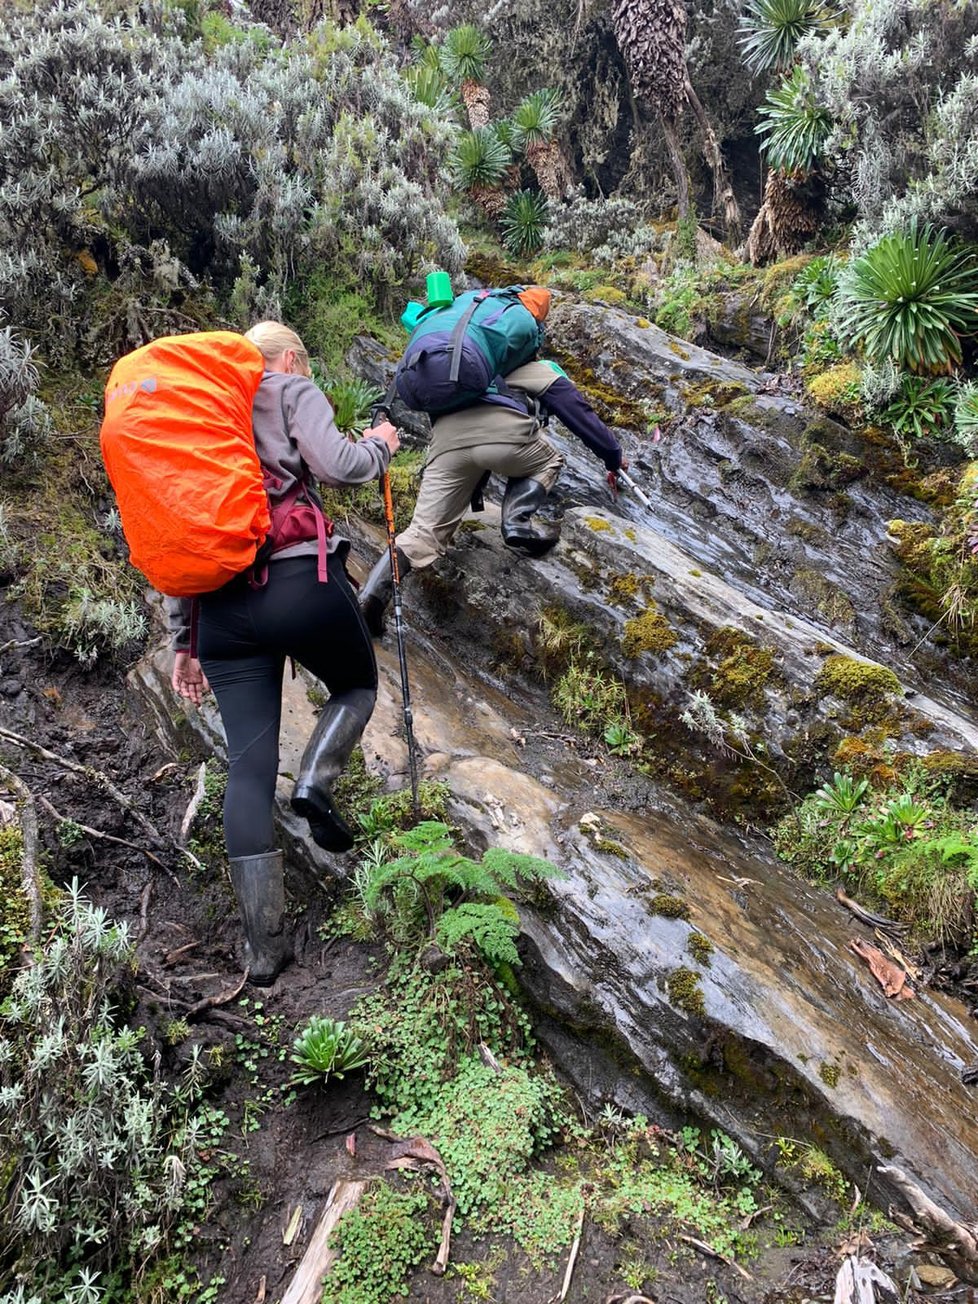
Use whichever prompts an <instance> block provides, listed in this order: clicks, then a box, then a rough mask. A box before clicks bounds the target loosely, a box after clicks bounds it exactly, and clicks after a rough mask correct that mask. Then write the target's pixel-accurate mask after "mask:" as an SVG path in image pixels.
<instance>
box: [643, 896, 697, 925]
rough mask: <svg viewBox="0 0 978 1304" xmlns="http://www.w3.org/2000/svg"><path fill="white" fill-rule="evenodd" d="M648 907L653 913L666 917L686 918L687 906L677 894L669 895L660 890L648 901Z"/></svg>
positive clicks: (687, 915) (687, 913)
mask: <svg viewBox="0 0 978 1304" xmlns="http://www.w3.org/2000/svg"><path fill="white" fill-rule="evenodd" d="M649 909H650V910H651V911H652V913H653V914H654V915H663V916H665V918H666V919H688V918H689V906H688V905H687V904H686V902H685V901H684V900H683V899H682V897H678V896H669V895H668V893H665V892H660V893H658V894H657V895H656V896H654V897H653V898H652V900H651V901H650V902H649Z"/></svg>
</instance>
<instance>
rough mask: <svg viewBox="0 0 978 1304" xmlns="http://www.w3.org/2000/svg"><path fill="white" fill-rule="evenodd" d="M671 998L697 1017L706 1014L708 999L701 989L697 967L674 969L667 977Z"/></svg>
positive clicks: (676, 1004)
mask: <svg viewBox="0 0 978 1304" xmlns="http://www.w3.org/2000/svg"><path fill="white" fill-rule="evenodd" d="M666 991H667V992H668V993H669V1000H670V1001H671V1002H672V1004H673V1005H675V1006H676V1008H677V1009H680V1010H685V1012H686V1013H687V1014H693V1015H695V1016H696V1017H697V1018H700V1019H701V1018H703V1016H704V1015H705V1014H706V1001H705V1000H704V999H703V993H702V991H701V990H700V976H699V974H698V973H697V972H696V970H695V969H684V968H679V969H673V971H672V973H671V974H670V975H669V976H668V978H667V979H666Z"/></svg>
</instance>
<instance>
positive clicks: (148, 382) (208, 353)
mask: <svg viewBox="0 0 978 1304" xmlns="http://www.w3.org/2000/svg"><path fill="white" fill-rule="evenodd" d="M263 372H264V361H263V359H262V356H261V353H260V352H259V351H258V349H257V348H256V347H255V345H254V344H252V343H251V341H250V340H246V339H245V338H244V336H243V335H237V334H234V333H233V332H232V331H206V332H202V333H199V334H193V335H168V336H165V337H164V338H162V339H158V340H153V341H152V343H150V344H146V345H144V346H143V347H142V348H141V349H136V350H135V352H133V353H127V354H126V356H125V357H124V358H120V359H119V361H118V362H117V363H116V364H115V366H114V367H113V368H112V374H111V375H110V376H109V383H108V385H107V386H106V390H105V420H104V421H103V422H102V433H101V443H102V457H103V459H104V461H105V468H106V470H107V471H108V473H109V480H110V481H111V482H112V488H113V489H114V490H115V494H116V498H117V499H118V502H119V515H120V517H121V519H122V529H123V533H124V534H125V536H126V541H127V542H128V544H129V550H130V554H131V559H132V564H133V565H134V566H135V567H137V568H138V569H139V570H141V571H142V573H143V574H144V575H145V576H146V578H147V579H148V580H149V582H150V584H152V585H153V587H154V588H155V589H159V591H160V592H161V593H166V594H168V595H169V596H170V597H176V598H184V597H194V596H196V595H197V594H198V593H210V592H211V591H212V590H214V589H217V588H220V587H221V585H222V584H226V583H227V581H228V580H230V579H232V578H233V577H234V576H235V575H238V574H240V573H241V572H242V571H243V570H246V569H247V568H248V566H250V565H251V563H252V562H253V561H254V559H255V553H256V552H257V550H258V548H259V546H260V545H261V543H262V541H263V539H264V538H265V535H266V534H267V533H268V530H269V527H270V525H271V520H270V517H269V512H268V497H267V495H266V493H265V489H264V486H263V484H262V471H261V465H260V464H259V461H258V455H257V454H256V452H255V442H254V436H253V434H252V428H251V405H252V401H253V400H254V397H255V392H256V390H257V389H258V386H259V384H260V383H261V378H262V374H263Z"/></svg>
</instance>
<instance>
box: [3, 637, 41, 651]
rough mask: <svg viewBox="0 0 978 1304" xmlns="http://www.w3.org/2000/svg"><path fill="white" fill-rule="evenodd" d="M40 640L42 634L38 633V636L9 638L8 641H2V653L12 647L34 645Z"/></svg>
mask: <svg viewBox="0 0 978 1304" xmlns="http://www.w3.org/2000/svg"><path fill="white" fill-rule="evenodd" d="M40 641H41V639H40V635H38V637H37V638H24V639H16V638H9V639H8V640H7V641H6V643H0V654H3V653H4V652H9V651H10V649H11V648H15V647H34V645H35V644H36V643H40Z"/></svg>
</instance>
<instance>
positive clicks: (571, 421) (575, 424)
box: [540, 376, 621, 471]
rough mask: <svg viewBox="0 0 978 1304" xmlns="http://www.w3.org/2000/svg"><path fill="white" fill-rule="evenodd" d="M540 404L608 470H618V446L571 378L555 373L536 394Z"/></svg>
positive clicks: (619, 447) (619, 455) (619, 453)
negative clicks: (598, 458) (546, 386)
mask: <svg viewBox="0 0 978 1304" xmlns="http://www.w3.org/2000/svg"><path fill="white" fill-rule="evenodd" d="M540 405H541V407H542V408H543V409H544V411H545V412H548V413H551V412H552V413H553V415H554V416H555V417H559V419H560V420H561V421H563V423H564V425H565V426H566V427H567V429H568V430H569V431H571V433H572V434H575V435H577V437H578V439H580V440H581V442H582V443H584V444H587V446H588V448H590V450H591V452H592V453H596V454H597V456H598V457H600V458H601V460H602V462H604V464H605V466H606V467H607V468H608V470H609V471H617V470H618V468H619V467H620V466H621V445H620V444H619V442H618V440H617V439H616V438H615V437H614V435H613V434H612V433H611V431H610V430H609V429H608V427H607V426H606V425H605V423H604V422H603V421H602V420H601V418H600V417H599V416H598V414H597V412H595V410H594V408H593V407H592V406H591V404H590V403H589V402H588V401H587V399H586V398H585V397H584V395H583V394H582V393H581V391H580V390H579V389H578V388H577V386H576V385H575V384H574V383H573V382H572V381H570V380H568V379H567V377H566V376H558V377H557V379H556V380H555V381H554V383H553V384H552V385H551V386H550V388H549V389H548V390H547V391H546V393H545V394H541V395H540Z"/></svg>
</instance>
